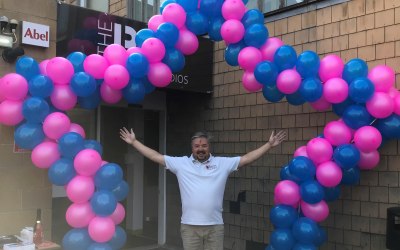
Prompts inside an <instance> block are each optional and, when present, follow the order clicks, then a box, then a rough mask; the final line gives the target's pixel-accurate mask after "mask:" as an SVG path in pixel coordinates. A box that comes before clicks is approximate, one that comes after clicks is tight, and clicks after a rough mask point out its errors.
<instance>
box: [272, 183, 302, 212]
mask: <svg viewBox="0 0 400 250" xmlns="http://www.w3.org/2000/svg"><path fill="white" fill-rule="evenodd" d="M274 194H275V197H276V199H277V201H278V202H279V203H280V204H285V205H289V206H294V205H296V204H298V203H299V201H300V189H299V186H298V185H297V184H296V183H295V182H293V181H289V180H283V181H280V182H278V184H277V185H276V186H275V190H274Z"/></svg>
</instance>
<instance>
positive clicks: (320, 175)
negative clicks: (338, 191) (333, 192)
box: [316, 161, 343, 187]
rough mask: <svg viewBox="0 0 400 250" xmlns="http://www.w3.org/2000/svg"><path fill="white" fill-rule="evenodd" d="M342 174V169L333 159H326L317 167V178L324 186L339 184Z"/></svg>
mask: <svg viewBox="0 0 400 250" xmlns="http://www.w3.org/2000/svg"><path fill="white" fill-rule="evenodd" d="M342 176H343V174H342V170H341V169H340V167H339V166H338V165H337V164H336V163H335V162H333V161H326V162H324V163H322V164H320V165H319V166H318V167H317V173H316V177H317V180H318V182H319V183H320V184H321V185H322V186H324V187H335V186H337V185H339V183H340V181H341V180H342Z"/></svg>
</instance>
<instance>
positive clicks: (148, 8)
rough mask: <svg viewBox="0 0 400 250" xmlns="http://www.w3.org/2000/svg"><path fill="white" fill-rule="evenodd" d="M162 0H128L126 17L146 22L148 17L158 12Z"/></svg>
mask: <svg viewBox="0 0 400 250" xmlns="http://www.w3.org/2000/svg"><path fill="white" fill-rule="evenodd" d="M162 1H163V0H161V1H160V0H128V1H127V4H128V17H129V18H132V19H133V20H136V21H142V22H146V23H147V22H148V21H149V19H150V18H151V17H152V16H154V15H156V14H159V12H160V2H162Z"/></svg>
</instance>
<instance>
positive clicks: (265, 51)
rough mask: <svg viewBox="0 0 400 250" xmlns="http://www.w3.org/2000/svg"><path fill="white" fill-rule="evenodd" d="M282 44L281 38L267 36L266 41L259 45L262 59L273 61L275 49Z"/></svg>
mask: <svg viewBox="0 0 400 250" xmlns="http://www.w3.org/2000/svg"><path fill="white" fill-rule="evenodd" d="M282 45H284V43H283V42H282V40H281V39H279V38H277V37H270V38H268V39H267V41H266V42H265V43H264V44H263V45H262V46H261V47H260V51H261V54H262V59H263V60H268V61H270V62H273V61H274V55H275V52H276V50H277V49H279V48H280V47H281V46H282Z"/></svg>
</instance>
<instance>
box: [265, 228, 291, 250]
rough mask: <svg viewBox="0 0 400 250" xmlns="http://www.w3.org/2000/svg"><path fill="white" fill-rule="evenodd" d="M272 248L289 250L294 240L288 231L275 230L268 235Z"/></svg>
mask: <svg viewBox="0 0 400 250" xmlns="http://www.w3.org/2000/svg"><path fill="white" fill-rule="evenodd" d="M269 242H270V243H271V245H272V247H273V248H276V249H282V250H291V249H292V247H293V246H294V244H295V243H296V240H295V239H294V237H293V234H292V232H291V230H289V229H276V230H274V231H273V232H272V233H271V235H270V240H269Z"/></svg>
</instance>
